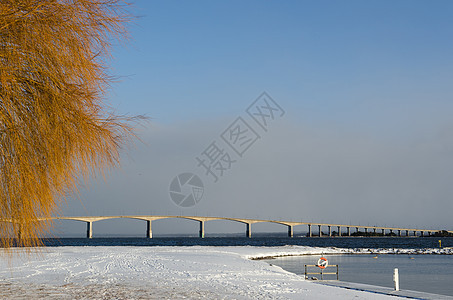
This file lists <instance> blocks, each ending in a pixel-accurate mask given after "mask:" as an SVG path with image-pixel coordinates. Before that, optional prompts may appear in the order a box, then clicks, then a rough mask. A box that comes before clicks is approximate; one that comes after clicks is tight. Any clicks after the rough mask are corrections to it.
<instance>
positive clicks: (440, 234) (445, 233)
mask: <svg viewBox="0 0 453 300" xmlns="http://www.w3.org/2000/svg"><path fill="white" fill-rule="evenodd" d="M321 233H322V236H328V234H326V233H324V232H321ZM341 235H342V236H348V235H347V234H346V233H344V232H342V233H341ZM308 236H309V233H307V237H308ZM313 236H317V235H316V234H313ZM332 236H338V232H336V231H332ZM351 236H369V237H373V236H377V237H379V236H382V237H383V236H390V237H392V236H394V237H396V236H397V234H396V233H394V232H388V233H385V234H383V233H381V232H364V231H355V232H351ZM402 236H405V235H402ZM424 236H425V237H428V236H431V237H453V233H449V232H448V231H447V230H440V231H438V232H436V233H433V234H430V235H428V234H425V235H424Z"/></svg>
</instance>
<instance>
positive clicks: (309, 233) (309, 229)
mask: <svg viewBox="0 0 453 300" xmlns="http://www.w3.org/2000/svg"><path fill="white" fill-rule="evenodd" d="M308 236H309V237H312V233H311V224H308Z"/></svg>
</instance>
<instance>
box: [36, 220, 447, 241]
mask: <svg viewBox="0 0 453 300" xmlns="http://www.w3.org/2000/svg"><path fill="white" fill-rule="evenodd" d="M171 218H179V219H188V220H193V221H197V222H199V223H200V230H199V237H200V238H204V236H205V223H206V222H208V221H214V220H227V221H233V222H239V223H243V224H245V235H246V237H249V238H250V237H252V224H255V223H264V222H268V223H276V224H281V225H283V226H287V228H288V237H293V236H294V226H299V225H305V226H308V236H309V237H313V236H319V237H321V236H323V231H322V228H323V227H324V228H326V229H327V233H326V234H325V236H330V237H331V236H332V228H333V229H337V231H336V235H337V236H351V228H353V229H354V228H355V230H356V232H358V231H359V230H360V229H363V230H364V231H365V233H368V232H371V230H372V231H373V233H376V231H381V233H382V234H383V235H385V234H386V232H387V233H394V232H395V234H396V235H397V236H400V237H401V236H411V234H412V236H418V235H420V236H425V235H427V236H429V235H432V234H434V233H436V232H439V231H441V229H417V228H399V227H381V226H363V225H342V224H328V223H315V222H292V221H280V220H261V219H244V218H225V217H200V216H155V215H150V216H85V217H54V218H50V219H51V220H73V221H80V222H86V223H87V233H86V237H87V238H92V237H93V223H94V222H98V221H102V220H109V219H137V220H143V221H146V224H147V226H146V237H148V238H152V237H153V232H152V222H153V221H156V220H161V219H171ZM41 220H42V221H44V220H46V219H41ZM47 220H48V219H47ZM313 227H315V228H316V227H318V230H317V234H316V233H315V232H313ZM345 230H346V231H345ZM448 233H453V231H448Z"/></svg>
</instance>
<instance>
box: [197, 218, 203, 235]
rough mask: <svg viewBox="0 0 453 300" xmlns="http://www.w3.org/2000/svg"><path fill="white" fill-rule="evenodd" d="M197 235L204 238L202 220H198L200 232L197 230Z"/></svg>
mask: <svg viewBox="0 0 453 300" xmlns="http://www.w3.org/2000/svg"><path fill="white" fill-rule="evenodd" d="M198 236H199V237H200V238H201V239H204V221H200V232H199V234H198Z"/></svg>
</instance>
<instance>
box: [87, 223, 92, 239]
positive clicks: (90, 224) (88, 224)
mask: <svg viewBox="0 0 453 300" xmlns="http://www.w3.org/2000/svg"><path fill="white" fill-rule="evenodd" d="M91 238H93V222H87V239H91Z"/></svg>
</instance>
